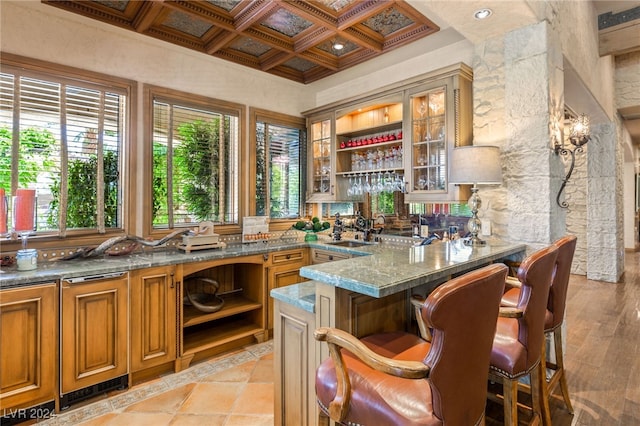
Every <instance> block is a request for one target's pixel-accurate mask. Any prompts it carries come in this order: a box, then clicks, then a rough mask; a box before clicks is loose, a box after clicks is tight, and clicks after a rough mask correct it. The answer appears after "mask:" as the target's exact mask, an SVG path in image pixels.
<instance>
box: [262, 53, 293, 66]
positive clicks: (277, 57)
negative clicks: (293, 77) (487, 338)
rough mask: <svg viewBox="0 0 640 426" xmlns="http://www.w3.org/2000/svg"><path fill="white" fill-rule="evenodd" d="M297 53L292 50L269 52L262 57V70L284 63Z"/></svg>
mask: <svg viewBox="0 0 640 426" xmlns="http://www.w3.org/2000/svg"><path fill="white" fill-rule="evenodd" d="M294 56H295V55H294V54H293V53H290V52H281V51H280V52H278V51H275V52H269V53H266V54H265V55H263V56H262V57H261V58H260V69H261V70H262V71H269V70H270V69H272V68H275V67H277V66H278V65H282V64H284V63H285V62H287V61H288V60H289V59H291V58H293V57H294Z"/></svg>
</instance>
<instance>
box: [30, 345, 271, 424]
mask: <svg viewBox="0 0 640 426" xmlns="http://www.w3.org/2000/svg"><path fill="white" fill-rule="evenodd" d="M272 347H273V346H272V342H271V341H270V342H266V343H262V344H257V345H254V346H249V347H246V348H245V349H243V350H240V351H237V352H234V353H231V354H227V355H223V356H221V357H219V358H215V359H212V360H209V361H206V362H202V363H199V364H194V365H193V366H191V367H190V368H188V369H186V370H185V371H181V372H180V373H177V374H171V375H167V376H164V377H161V378H158V379H155V380H153V381H150V382H146V383H142V384H139V385H136V386H133V387H132V388H131V389H129V390H128V391H127V392H120V393H117V394H115V395H113V396H110V397H108V398H103V399H101V400H98V401H95V402H90V403H87V404H86V405H84V406H81V407H78V408H76V407H72V409H70V410H69V411H66V412H63V413H61V414H59V415H57V416H56V417H54V418H52V419H49V420H47V421H46V422H43V423H39V424H42V425H45V424H46V425H51V426H57V425H74V426H75V425H82V426H125V425H126V426H130V425H153V426H165V425H166V426H169V425H171V426H174V425H198V426H203V425H207V426H218V425H219V426H223V425H224V426H239V425H247V426H249V425H250V426H262V425H273V403H274V402H273V397H274V396H273V392H274V390H273V352H272Z"/></svg>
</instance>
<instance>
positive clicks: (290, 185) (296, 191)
mask: <svg viewBox="0 0 640 426" xmlns="http://www.w3.org/2000/svg"><path fill="white" fill-rule="evenodd" d="M251 111H252V121H253V122H254V126H253V127H252V128H255V150H253V152H255V155H256V159H255V164H256V168H255V182H256V189H255V205H256V207H255V208H256V211H255V214H256V215H258V216H269V217H270V218H271V219H298V218H300V217H301V216H302V211H303V208H304V200H303V188H304V187H305V185H304V181H303V176H305V173H304V168H305V164H306V163H305V161H304V158H305V154H304V153H305V151H306V150H305V146H306V130H305V128H304V120H303V119H299V118H296V117H288V116H283V115H281V114H275V113H270V112H268V111H261V110H257V109H252V110H251Z"/></svg>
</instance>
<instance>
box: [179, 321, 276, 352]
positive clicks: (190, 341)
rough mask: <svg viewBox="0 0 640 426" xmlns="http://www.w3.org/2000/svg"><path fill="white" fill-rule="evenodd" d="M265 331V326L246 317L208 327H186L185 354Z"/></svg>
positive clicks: (184, 338)
mask: <svg viewBox="0 0 640 426" xmlns="http://www.w3.org/2000/svg"><path fill="white" fill-rule="evenodd" d="M263 331H264V327H261V326H260V325H258V324H255V323H253V322H251V321H249V320H246V319H234V321H233V322H226V321H222V322H221V323H220V324H218V323H216V324H215V325H209V326H207V327H193V328H190V329H186V330H185V331H184V336H183V354H184V355H189V354H192V353H196V352H200V351H203V350H206V349H211V348H214V347H216V346H222V345H225V344H227V343H230V342H233V341H236V340H240V339H243V338H245V337H249V336H253V335H255V334H258V333H261V332H263ZM212 336H215V338H212Z"/></svg>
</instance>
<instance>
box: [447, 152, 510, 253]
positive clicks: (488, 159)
mask: <svg viewBox="0 0 640 426" xmlns="http://www.w3.org/2000/svg"><path fill="white" fill-rule="evenodd" d="M450 170H451V171H450V176H449V183H456V184H467V185H473V187H472V188H471V198H469V202H468V204H469V208H470V209H471V218H470V219H469V222H468V227H469V232H470V234H471V237H470V238H469V239H468V240H465V244H467V245H471V246H481V245H485V244H486V241H484V240H481V239H480V238H479V237H478V234H479V233H480V231H481V229H482V223H481V222H480V219H479V218H478V209H479V208H480V206H481V205H482V203H481V200H480V196H479V195H478V186H477V185H479V184H480V185H499V184H500V183H501V182H502V167H501V166H500V149H499V148H498V147H497V146H486V145H470V146H461V147H458V148H454V149H453V154H452V155H451V168H450Z"/></svg>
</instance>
